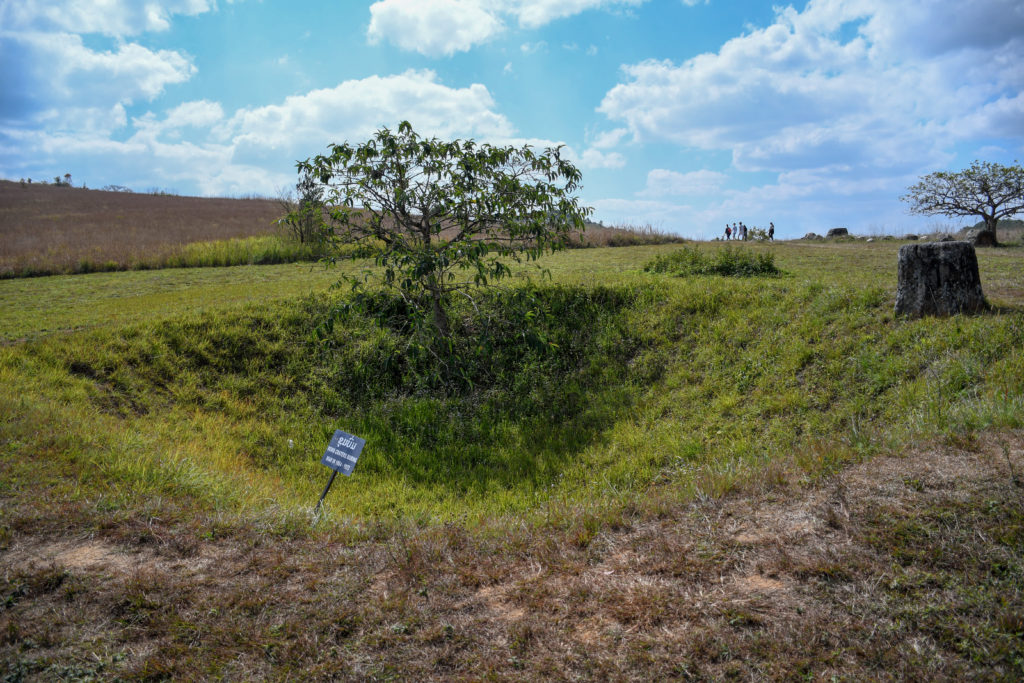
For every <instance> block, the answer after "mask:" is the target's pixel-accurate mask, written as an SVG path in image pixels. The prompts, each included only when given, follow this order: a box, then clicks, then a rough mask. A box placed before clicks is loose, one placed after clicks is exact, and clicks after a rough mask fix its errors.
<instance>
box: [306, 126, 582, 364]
mask: <svg viewBox="0 0 1024 683" xmlns="http://www.w3.org/2000/svg"><path fill="white" fill-rule="evenodd" d="M330 149H331V153H330V154H328V155H323V156H317V157H315V158H311V159H307V160H306V161H303V162H299V164H298V169H299V173H300V175H301V176H302V177H303V178H305V177H307V176H308V177H309V178H312V179H314V180H315V181H317V182H318V183H320V184H321V185H322V186H323V187H324V188H325V190H326V193H325V194H326V196H325V199H324V202H325V206H326V207H327V210H326V211H324V212H320V215H321V216H322V217H323V219H324V220H325V223H324V225H323V230H324V234H326V235H328V236H329V237H330V239H331V240H332V241H334V242H335V243H341V244H344V243H353V242H355V243H359V244H360V245H361V246H363V247H365V249H367V250H369V251H370V252H371V253H372V254H373V256H374V258H375V261H376V263H377V265H378V266H379V267H380V270H379V271H378V272H379V273H380V281H381V283H382V284H383V285H384V286H385V287H387V288H390V289H392V290H393V291H396V292H397V293H398V294H399V295H400V296H401V297H402V299H403V300H404V301H405V304H406V307H407V309H408V310H409V311H410V313H409V315H410V317H411V318H412V320H411V322H412V323H414V324H416V325H417V327H418V328H419V329H423V326H422V325H420V323H425V324H426V326H427V328H428V329H432V331H433V333H434V334H435V335H436V338H438V339H440V340H442V341H448V340H450V335H451V327H450V323H449V305H450V302H451V300H452V297H453V296H454V295H455V294H462V295H465V296H467V297H471V296H472V294H471V292H472V291H473V290H474V288H476V287H481V286H487V285H490V284H493V283H495V282H497V281H498V280H501V279H502V278H504V277H506V276H508V275H510V274H511V270H510V268H509V265H508V259H509V258H511V259H514V260H516V261H519V260H521V259H522V258H523V257H525V258H526V259H533V258H536V257H538V256H540V255H541V254H543V253H545V252H548V251H552V250H555V249H559V248H562V247H565V246H567V244H568V242H569V237H570V234H571V233H573V232H579V231H582V230H583V228H584V221H585V219H586V217H587V216H588V215H589V214H590V212H591V211H592V210H591V209H589V208H585V207H581V206H580V204H579V200H578V199H577V198H576V197H575V196H573V193H574V192H575V191H576V190H577V189H578V188H579V186H580V179H581V177H582V176H581V173H580V171H579V170H577V169H576V167H575V166H573V165H572V164H571V163H570V162H569V161H567V160H565V159H563V158H562V153H561V147H555V148H549V149H546V150H544V151H543V152H542V153H538V152H536V151H534V150H533V149H532V148H530V147H529V146H523V147H514V146H508V147H495V146H491V145H488V144H477V143H476V142H474V141H473V140H452V141H444V140H439V139H437V138H429V139H428V138H424V137H421V136H419V135H418V134H416V133H415V132H414V131H413V128H412V125H410V124H409V122H408V121H403V122H402V123H401V124H400V125H399V126H398V131H397V133H395V132H392V131H390V130H388V129H387V128H383V129H381V130H379V131H377V133H376V134H375V135H374V136H373V137H372V138H371V139H370V140H368V141H366V142H364V143H361V144H358V145H355V146H353V145H350V144H348V143H345V144H341V145H331V147H330ZM301 218H302V216H301V215H298V214H297V215H294V216H292V217H291V218H290V220H296V221H298V220H301ZM363 253H365V251H364V252H363ZM354 285H355V283H354ZM439 346H440V347H444V346H445V345H444V344H440V345H439Z"/></svg>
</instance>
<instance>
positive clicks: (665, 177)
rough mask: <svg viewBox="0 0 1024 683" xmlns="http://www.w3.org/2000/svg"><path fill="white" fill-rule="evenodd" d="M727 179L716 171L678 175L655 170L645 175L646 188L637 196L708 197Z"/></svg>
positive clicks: (672, 172)
mask: <svg viewBox="0 0 1024 683" xmlns="http://www.w3.org/2000/svg"><path fill="white" fill-rule="evenodd" d="M728 179H729V177H728V176H727V175H726V174H724V173H720V172H718V171H708V170H700V171H691V172H689V173H678V172H676V171H669V170H667V169H664V168H656V169H653V170H652V171H650V172H648V173H647V186H646V187H645V188H644V189H643V190H642V191H640V192H639V193H638V194H639V195H640V196H641V197H665V196H673V195H676V196H678V195H691V196H692V195H708V194H712V193H715V192H718V191H719V190H720V189H721V188H722V185H724V184H725V182H726V181H727V180H728Z"/></svg>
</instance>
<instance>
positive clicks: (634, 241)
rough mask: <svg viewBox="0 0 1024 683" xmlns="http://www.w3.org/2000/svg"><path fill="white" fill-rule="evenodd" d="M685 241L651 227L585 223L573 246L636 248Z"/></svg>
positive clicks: (677, 236)
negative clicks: (584, 228)
mask: <svg viewBox="0 0 1024 683" xmlns="http://www.w3.org/2000/svg"><path fill="white" fill-rule="evenodd" d="M685 241H686V240H685V239H683V238H682V237H680V236H679V235H674V234H672V233H667V232H663V231H661V230H658V229H656V228H654V227H653V226H651V225H618V226H605V225H600V224H598V223H587V229H586V230H585V231H584V233H583V234H582V235H579V236H578V237H576V238H575V239H574V245H575V246H577V247H636V246H642V245H649V244H670V243H674V242H685Z"/></svg>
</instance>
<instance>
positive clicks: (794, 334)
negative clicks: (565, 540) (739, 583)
mask: <svg viewBox="0 0 1024 683" xmlns="http://www.w3.org/2000/svg"><path fill="white" fill-rule="evenodd" d="M768 249H770V251H769V250H768ZM816 249H817V251H816V252H811V251H808V250H806V249H803V248H799V247H793V246H790V245H779V246H773V247H769V248H766V249H765V250H763V251H762V252H761V253H765V254H773V255H775V256H776V257H777V259H776V260H777V261H778V262H779V264H780V266H781V267H782V268H783V269H784V270H785V271H786V272H787V273H789V274H788V275H786V276H784V277H776V278H771V279H742V280H735V279H732V278H724V277H720V276H696V277H689V278H683V279H677V278H668V279H666V278H664V277H660V276H658V275H654V274H645V273H643V272H642V267H643V264H645V263H647V262H648V261H650V260H651V258H652V257H654V256H656V255H658V254H666V253H672V252H673V251H674V249H673V248H672V247H651V248H637V249H621V250H588V251H578V252H573V253H562V254H557V255H555V256H554V257H551V258H550V259H548V260H546V262H545V265H546V266H547V267H548V268H550V271H551V274H552V279H551V281H550V282H548V281H543V282H542V283H541V284H539V285H537V286H536V287H535V290H534V291H535V292H536V295H537V296H538V297H539V299H540V300H541V301H542V302H543V306H544V308H545V309H546V310H547V311H548V314H549V315H548V316H547V317H543V319H542V321H541V328H540V332H541V333H542V335H543V336H544V338H545V339H547V340H549V341H552V342H554V343H555V344H556V346H555V347H553V350H552V351H549V352H541V351H539V350H536V349H531V347H529V346H528V345H527V344H524V343H520V339H519V338H518V337H517V333H518V330H519V329H520V328H521V326H522V323H523V320H524V319H525V318H523V319H520V318H517V317H516V316H526V315H527V310H526V309H521V310H520V309H515V307H513V308H512V309H509V307H508V305H507V304H508V301H507V299H502V298H501V297H496V296H487V297H483V298H482V299H481V300H480V301H478V302H477V305H478V308H479V311H478V310H477V309H474V308H473V307H472V306H469V305H468V304H467V305H465V306H463V307H462V308H461V309H459V310H458V311H457V315H456V318H457V326H459V327H460V328H461V329H463V330H464V331H466V335H465V337H464V341H463V342H462V346H461V347H460V357H462V358H463V363H462V367H461V372H462V373H463V380H462V381H461V382H460V383H459V384H458V388H457V389H456V390H451V389H450V388H449V389H448V390H445V391H441V392H439V391H436V390H435V389H434V388H432V386H431V384H430V383H429V382H427V383H424V382H423V381H422V377H423V376H424V375H427V374H429V370H430V368H429V359H428V358H426V357H422V356H416V355H415V354H414V352H413V351H414V350H413V349H410V348H408V346H407V343H406V342H405V340H403V339H402V338H401V336H400V335H398V334H396V333H395V332H392V331H388V330H381V329H378V328H377V327H375V326H374V325H373V324H372V323H371V322H370V321H368V320H363V319H355V318H353V319H349V320H348V321H346V322H345V323H344V324H343V325H341V326H340V327H339V329H337V330H336V331H335V334H334V336H333V337H332V339H331V340H329V341H330V343H328V344H320V343H315V342H313V341H312V332H313V330H314V328H315V327H316V326H317V324H318V322H319V321H320V320H321V319H322V317H323V315H324V314H325V312H326V310H327V309H328V308H329V301H328V299H327V298H325V297H328V296H330V297H334V296H337V294H331V295H324V294H317V295H305V296H301V297H298V298H297V296H296V295H298V294H300V293H302V292H310V291H322V290H323V288H324V287H325V286H326V284H327V283H328V282H329V281H330V280H331V279H332V278H333V277H334V276H335V274H333V273H331V272H325V271H323V270H320V269H310V267H309V266H305V267H302V266H280V267H277V266H274V267H265V268H259V269H255V268H251V269H245V268H238V269H224V270H219V269H206V270H188V271H160V272H159V273H147V272H140V273H123V274H117V275H90V276H85V277H75V278H46V279H42V280H23V281H17V282H6V283H0V285H2V287H0V292H4V296H6V297H7V301H10V302H12V303H13V304H14V305H13V306H10V307H7V308H5V310H7V311H17V312H16V313H14V314H13V315H12V314H10V313H8V314H7V315H5V317H4V318H3V319H2V326H0V331H2V334H3V335H4V337H5V338H7V339H22V338H28V339H31V340H32V341H27V342H22V343H15V344H9V345H8V346H6V347H5V348H3V349H2V350H0V386H2V387H3V389H0V408H2V410H3V412H4V414H5V415H9V416H10V418H9V420H8V421H7V423H6V424H5V426H4V428H3V429H4V442H3V443H4V454H3V458H4V462H5V463H6V465H5V466H6V467H9V468H12V469H14V470H18V469H19V468H21V467H24V463H25V462H37V461H39V459H40V458H41V457H42V456H41V455H40V454H44V453H45V454H49V455H47V456H46V458H55V459H56V460H57V461H58V462H63V463H66V465H67V466H68V467H69V471H71V472H77V473H78V474H77V475H76V476H77V477H78V479H77V481H75V482H74V485H73V486H72V485H71V484H70V483H68V482H65V483H63V484H60V483H58V484H55V485H56V486H57V487H58V488H61V489H62V490H63V491H64V495H66V496H68V497H70V499H73V500H79V501H81V500H92V499H94V498H95V497H96V496H98V495H99V496H102V499H103V500H104V501H105V503H104V504H105V505H113V506H114V507H115V508H125V509H131V508H133V507H134V506H137V505H138V504H139V501H140V499H141V498H143V497H147V496H152V497H157V498H179V497H184V498H186V499H190V500H194V501H195V504H197V505H199V506H200V507H202V508H206V509H219V508H227V509H232V510H235V511H238V512H245V511H248V512H249V513H252V514H265V513H267V512H268V511H275V510H277V511H281V510H283V511H285V512H286V514H285V517H287V516H288V515H289V514H297V513H299V512H301V510H303V509H305V508H308V506H309V505H311V503H312V502H314V501H315V498H316V494H318V493H319V488H320V486H321V485H322V481H323V480H324V479H325V478H326V470H325V469H324V468H323V467H321V466H320V465H319V464H318V459H319V456H320V454H321V453H322V450H323V448H324V446H325V444H326V442H327V439H328V438H329V435H330V434H331V433H332V432H333V431H334V429H336V428H342V429H345V430H346V431H349V432H351V433H355V434H358V435H360V436H363V437H364V438H366V439H367V441H368V445H367V448H366V451H365V452H364V455H363V457H362V460H361V461H360V464H359V467H358V468H357V472H356V475H355V476H353V477H352V478H351V479H346V480H344V481H341V482H339V483H337V484H336V485H335V490H334V491H333V492H332V494H331V498H330V499H329V510H330V515H331V518H332V519H334V520H336V521H345V520H348V521H353V520H354V521H360V520H361V521H363V522H367V521H369V520H373V519H377V518H381V517H384V518H387V517H395V518H397V517H400V516H407V517H413V518H416V519H422V520H430V519H444V520H452V519H457V518H467V519H477V520H483V519H489V518H495V517H511V516H514V517H516V518H520V519H530V520H534V521H538V522H543V521H544V520H555V521H556V522H557V523H559V524H565V523H572V522H571V520H573V519H576V518H577V517H578V515H579V514H581V511H583V514H585V515H589V516H591V517H593V518H594V519H603V518H606V517H607V516H608V515H614V514H615V510H619V509H622V508H623V506H639V507H641V508H644V507H646V508H648V509H654V508H656V507H657V506H658V505H662V504H665V501H672V500H681V499H688V498H689V497H692V496H694V495H720V494H722V493H724V492H726V491H728V490H730V489H732V488H734V487H736V486H740V485H745V484H746V483H749V482H751V481H756V480H758V479H763V478H765V477H767V478H768V479H771V478H773V477H782V476H796V477H798V478H799V477H811V478H814V477H817V476H819V475H821V474H822V473H828V472H831V471H834V470H835V469H836V468H838V467H840V466H841V465H842V464H844V463H846V462H849V461H852V460H857V459H860V458H863V457H867V456H870V455H871V454H873V453H876V452H879V451H881V450H886V449H892V448H898V447H900V446H901V445H903V444H906V443H909V442H911V441H912V440H914V439H918V438H924V437H936V436H938V437H943V436H945V435H955V434H956V433H959V432H963V431H970V430H975V429H983V428H985V427H988V426H991V425H996V426H1004V427H1015V426H1020V424H1021V418H1020V415H1022V414H1024V410H1022V408H1024V402H1022V387H1024V371H1022V370H1021V368H1024V358H1022V351H1021V349H1022V348H1024V315H1022V313H1021V310H1020V308H1019V304H1017V306H1018V307H1017V308H1013V307H1012V306H1009V305H1006V304H1005V303H1004V307H1003V308H1002V309H1001V310H997V312H996V313H994V314H990V315H983V316H975V317H955V318H950V319H925V320H919V321H907V320H901V319H895V318H894V317H893V315H892V295H891V288H890V287H887V286H884V285H881V284H879V281H880V278H879V277H878V275H877V274H876V271H877V273H885V272H887V271H888V274H889V277H892V275H891V271H892V270H894V265H893V264H894V257H895V249H893V248H889V249H888V250H877V249H870V250H864V249H863V248H862V247H857V246H855V245H837V246H835V247H833V248H831V249H827V250H825V249H821V248H816ZM994 255H995V256H998V258H997V259H994V261H993V262H992V263H988V262H987V261H986V258H985V257H986V254H985V253H984V252H983V254H982V262H983V270H986V271H987V272H991V273H993V274H995V277H994V278H993V279H994V280H996V281H997V282H1000V281H1001V280H1000V279H999V278H1006V279H1007V283H1006V285H1005V287H1006V289H1007V291H1011V292H1012V291H1016V290H1013V289H1012V288H1013V287H1014V286H1017V285H1015V284H1014V283H1013V275H1012V272H1013V271H1012V267H1013V263H1012V261H1008V260H1006V258H1007V257H1009V258H1019V252H1018V253H1016V254H1013V253H1000V254H994ZM854 257H855V258H854ZM830 261H831V262H833V263H834V266H832V267H829V268H823V267H822V266H821V263H822V262H826V263H827V262H830ZM851 262H853V263H854V265H853V266H852V267H849V266H848V267H846V268H843V267H842V264H844V263H846V264H849V263H851ZM349 267H352V266H351V265H350V266H349ZM984 277H985V276H984V275H983V282H984ZM595 281H600V282H603V283H604V284H601V285H596V284H594V282H595ZM186 283H187V287H185V286H184V285H185V284H186ZM15 284H17V285H21V288H20V289H16V288H13V287H12V285H15ZM32 285H37V286H36V287H33V286H32ZM46 302H48V305H43V304H44V303H46ZM33 305H35V306H37V308H34V309H33V308H31V306H33ZM26 309H27V310H26ZM488 317H490V318H493V319H495V320H497V322H492V323H490V325H491V326H490V327H487V328H486V329H488V330H489V331H490V332H489V337H487V339H488V340H489V341H487V343H486V344H484V343H483V342H480V343H478V342H477V341H474V340H479V339H481V337H480V336H479V335H480V333H481V331H482V330H483V329H485V322H484V321H485V319H487V318H488ZM67 328H86V329H85V330H84V331H79V332H54V331H53V330H64V329H67ZM72 435H73V436H72ZM289 441H290V442H291V443H293V444H294V446H293V447H289V446H288V444H289ZM50 467H56V468H57V470H59V469H60V467H59V466H54V465H51V466H50ZM86 472H88V474H86ZM24 476H26V477H31V474H30V473H29V472H27V471H26V473H25V475H24ZM55 476H57V475H55ZM59 480H60V479H59V476H58V481H59ZM596 529H597V527H592V531H593V530H596Z"/></svg>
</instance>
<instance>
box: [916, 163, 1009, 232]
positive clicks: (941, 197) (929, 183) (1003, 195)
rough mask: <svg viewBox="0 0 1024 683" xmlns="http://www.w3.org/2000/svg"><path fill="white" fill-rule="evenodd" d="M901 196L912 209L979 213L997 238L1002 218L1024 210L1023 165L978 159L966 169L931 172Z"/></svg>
mask: <svg viewBox="0 0 1024 683" xmlns="http://www.w3.org/2000/svg"><path fill="white" fill-rule="evenodd" d="M900 199H902V200H903V201H905V202H907V203H909V204H910V212H911V213H916V214H924V215H944V216H980V217H981V218H982V219H983V220H984V221H985V230H986V231H990V232H991V233H992V235H991V237H992V241H993V242H995V241H996V234H995V233H996V226H997V225H998V223H999V219H1001V218H1005V217H1007V216H1013V215H1014V214H1017V213H1020V212H1021V211H1024V168H1021V166H1020V165H1019V164H1018V163H1016V162H1014V165H1013V166H1003V165H1001V164H996V163H992V162H988V161H975V162H974V163H972V164H971V166H970V168H967V169H964V170H963V171H958V172H955V173H954V172H949V171H938V172H936V173H929V174H928V175H926V176H924V177H922V178H921V180H920V181H919V182H917V183H916V184H914V185H911V186H910V187H909V188H907V194H905V195H904V196H902V197H900Z"/></svg>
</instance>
